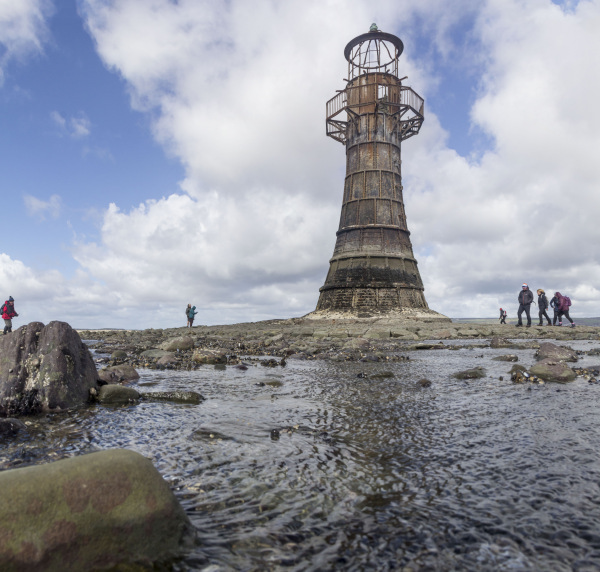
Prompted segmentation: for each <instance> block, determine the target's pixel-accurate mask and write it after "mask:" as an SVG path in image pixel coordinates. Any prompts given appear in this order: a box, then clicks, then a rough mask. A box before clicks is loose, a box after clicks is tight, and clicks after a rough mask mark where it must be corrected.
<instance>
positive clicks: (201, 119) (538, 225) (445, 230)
mask: <svg viewBox="0 0 600 572" xmlns="http://www.w3.org/2000/svg"><path fill="white" fill-rule="evenodd" d="M372 22H376V23H377V24H378V25H379V27H380V29H382V30H384V31H386V32H390V33H394V34H396V35H398V36H399V37H400V38H401V39H402V40H403V42H404V46H405V49H404V53H403V54H402V56H401V58H400V75H401V76H405V75H406V76H408V80H407V82H406V83H407V84H408V85H410V86H411V87H412V88H413V89H414V90H415V91H416V92H417V93H419V94H420V95H421V96H422V97H423V98H424V99H425V122H424V124H423V127H422V129H421V132H420V134H419V135H418V136H417V137H413V138H411V139H409V140H408V141H406V142H405V143H404V144H403V147H402V151H403V162H402V168H403V172H402V175H403V186H404V201H405V206H406V213H407V221H408V227H409V230H410V231H411V240H412V244H413V249H414V253H415V256H416V258H417V260H418V263H419V270H420V273H421V277H422V279H423V282H424V285H425V297H426V299H427V302H428V304H429V306H430V308H432V309H433V310H436V311H439V312H441V313H443V314H445V315H447V316H450V317H453V318H465V317H470V318H477V317H494V316H496V314H497V313H498V308H499V307H500V306H501V307H503V308H506V309H507V310H508V312H509V317H512V316H513V315H514V314H516V309H517V301H516V299H517V295H518V293H519V290H520V286H521V283H522V282H527V283H528V284H529V285H530V287H531V288H532V289H533V290H536V289H537V288H543V289H545V290H546V292H547V293H552V292H554V291H555V290H559V291H561V292H564V293H566V294H568V295H569V296H570V297H571V299H572V301H573V307H572V315H573V316H574V317H575V319H577V317H583V316H589V317H592V316H600V308H599V300H600V291H599V289H598V284H599V283H600V264H599V262H600V254H598V252H597V248H596V245H597V244H598V234H599V233H600V225H598V224H597V222H596V216H597V213H598V210H599V207H600V193H598V192H597V189H598V186H599V183H600V161H598V160H597V157H596V155H597V152H598V151H597V150H598V149H599V148H600V146H599V145H598V143H599V139H600V110H599V108H598V106H597V105H596V101H597V100H598V99H599V96H600V79H599V76H598V74H597V73H595V72H596V71H597V69H598V63H597V61H598V55H597V54H598V53H600V50H599V49H598V48H599V47H600V38H599V37H598V34H597V30H598V29H600V26H599V24H600V0H580V1H571V0H565V1H554V2H552V1H551V0H482V2H480V3H472V2H470V1H467V0H458V1H457V2H454V3H452V5H449V4H448V3H447V2H442V0H422V1H421V2H418V3H417V2H411V1H409V0H387V1H377V2H372V1H367V0H352V1H351V2H344V1H342V0H332V1H330V2H317V1H316V0H306V1H303V2H297V1H291V2H281V3H279V2H271V1H267V0H256V1H255V2H252V3H250V2H243V1H242V0H231V1H227V2H225V1H222V2H209V1H208V0H204V1H198V0H179V1H178V2H172V1H170V0H149V1H146V2H140V1H139V0H111V1H108V0H78V1H75V0H74V1H73V2H72V3H58V2H56V1H55V0H27V1H23V2H19V3H14V2H11V1H9V0H0V95H1V97H2V102H3V108H4V109H3V111H4V112H3V124H2V127H3V129H2V133H3V135H2V138H1V141H2V157H3V161H2V171H3V175H4V176H3V180H4V189H3V193H2V196H3V203H4V215H5V216H4V217H3V223H2V224H3V227H4V229H3V233H2V236H3V240H2V243H1V244H0V290H1V291H0V296H1V297H3V298H2V301H3V300H4V299H6V298H7V297H8V296H9V295H12V296H14V298H15V300H16V308H17V311H18V312H19V314H20V316H19V318H17V319H16V320H15V326H19V325H22V324H23V323H28V322H31V321H42V322H48V321H50V320H55V319H58V320H64V321H67V322H69V323H71V324H72V325H73V326H74V327H78V328H99V327H120V328H148V327H155V328H164V327H176V326H182V325H185V317H184V315H183V310H184V308H185V306H186V305H187V304H188V303H192V304H194V305H196V306H197V307H198V309H199V311H200V313H199V315H198V316H197V320H196V322H197V323H199V324H219V323H234V322H243V321H257V320H263V319H274V318H288V317H294V316H301V315H304V314H306V313H308V312H310V311H312V310H314V308H315V306H316V303H317V299H318V294H319V287H321V286H322V285H323V283H324V280H325V276H326V273H327V270H328V266H329V258H330V257H331V255H332V252H333V247H334V244H335V233H336V230H337V228H338V222H339V214H340V208H341V201H342V191H343V180H344V169H345V148H344V147H343V146H342V145H340V144H339V143H337V142H335V141H334V140H332V139H330V138H327V137H326V136H325V117H324V116H325V102H326V101H327V100H328V99H329V98H331V97H332V96H333V95H335V93H336V90H338V89H342V88H343V87H344V81H343V78H344V77H345V75H346V73H347V64H346V61H345V59H344V57H343V49H344V46H345V45H346V43H347V42H348V41H349V40H350V39H352V38H353V37H355V36H357V35H359V34H361V33H364V32H366V31H368V29H369V26H370V24H371V23H372ZM594 46H595V47H594Z"/></svg>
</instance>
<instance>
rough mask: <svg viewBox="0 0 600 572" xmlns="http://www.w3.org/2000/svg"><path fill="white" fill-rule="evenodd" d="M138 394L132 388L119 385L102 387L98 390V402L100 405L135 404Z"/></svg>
mask: <svg viewBox="0 0 600 572" xmlns="http://www.w3.org/2000/svg"><path fill="white" fill-rule="evenodd" d="M139 398H140V394H139V393H138V392H137V391H136V390H135V389H133V387H125V386H123V385H119V384H108V385H103V386H102V387H100V389H99V390H98V401H99V402H100V403H112V404H120V403H135V402H136V401H137V400H138V399H139Z"/></svg>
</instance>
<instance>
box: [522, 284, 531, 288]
mask: <svg viewBox="0 0 600 572" xmlns="http://www.w3.org/2000/svg"><path fill="white" fill-rule="evenodd" d="M521 288H529V286H527V284H525V283H523V286H521Z"/></svg>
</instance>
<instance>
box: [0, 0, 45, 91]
mask: <svg viewBox="0 0 600 572" xmlns="http://www.w3.org/2000/svg"><path fill="white" fill-rule="evenodd" d="M52 12H53V4H52V2H51V0H18V1H14V0H0V85H2V83H3V79H4V73H5V69H6V66H7V65H8V64H9V62H10V61H11V60H15V59H16V60H22V59H24V58H26V57H28V56H30V55H31V54H36V53H41V52H42V49H43V44H44V42H45V41H46V40H47V39H48V27H47V18H48V17H49V16H50V14H51V13H52Z"/></svg>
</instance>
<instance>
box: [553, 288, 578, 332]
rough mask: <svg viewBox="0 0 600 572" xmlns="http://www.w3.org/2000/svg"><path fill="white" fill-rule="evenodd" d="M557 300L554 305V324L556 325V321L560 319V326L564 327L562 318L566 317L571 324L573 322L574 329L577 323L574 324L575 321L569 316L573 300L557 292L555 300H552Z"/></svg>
mask: <svg viewBox="0 0 600 572" xmlns="http://www.w3.org/2000/svg"><path fill="white" fill-rule="evenodd" d="M555 299H556V301H555V303H554V318H553V320H552V323H553V324H556V320H557V319H558V325H559V326H562V317H563V316H566V317H567V320H569V322H571V327H572V328H574V327H575V322H573V320H572V319H571V316H569V308H570V307H571V298H569V297H568V296H563V295H562V294H561V293H560V292H555V293H554V298H552V300H553V301H554V300H555ZM551 303H552V302H551Z"/></svg>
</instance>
